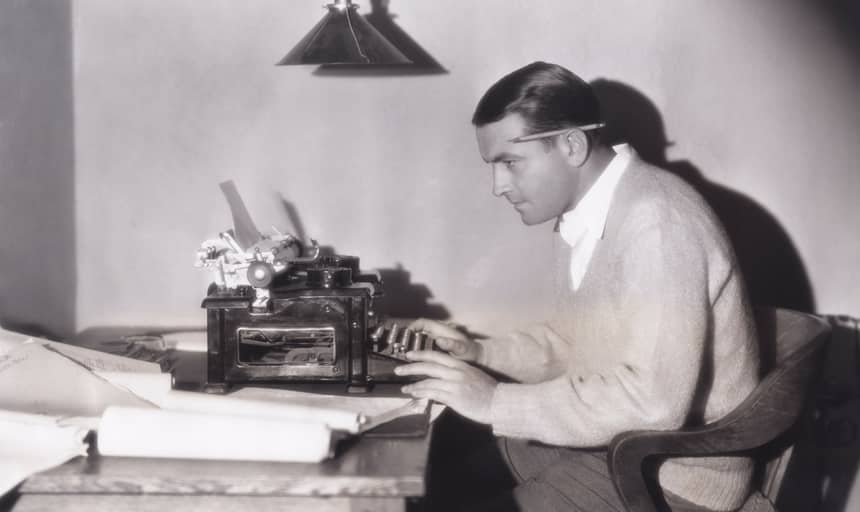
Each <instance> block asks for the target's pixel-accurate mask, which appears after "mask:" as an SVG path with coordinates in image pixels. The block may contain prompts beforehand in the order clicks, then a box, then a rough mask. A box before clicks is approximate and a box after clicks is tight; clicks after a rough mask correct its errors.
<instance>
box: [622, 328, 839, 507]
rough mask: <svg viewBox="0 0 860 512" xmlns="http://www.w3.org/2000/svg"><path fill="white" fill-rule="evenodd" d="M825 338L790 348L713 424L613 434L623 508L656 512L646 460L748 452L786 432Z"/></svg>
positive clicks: (821, 334) (816, 334) (822, 332)
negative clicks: (764, 375)
mask: <svg viewBox="0 0 860 512" xmlns="http://www.w3.org/2000/svg"><path fill="white" fill-rule="evenodd" d="M828 334H829V328H827V327H826V326H822V325H819V329H818V330H817V331H813V332H812V336H811V338H812V339H811V341H809V342H808V343H807V344H805V345H803V346H801V347H800V348H797V349H796V350H794V351H793V352H792V353H791V354H790V355H789V356H788V357H786V358H785V360H784V361H782V362H781V364H780V365H779V366H778V367H777V368H775V369H774V370H773V371H772V372H770V373H769V374H768V375H767V376H766V377H765V379H764V380H763V381H762V382H761V383H760V384H759V385H758V387H756V389H755V390H753V392H752V393H750V395H749V396H748V397H747V398H746V399H745V400H744V401H743V402H741V404H740V405H738V406H737V407H736V408H735V409H734V410H733V411H732V412H730V413H729V414H727V415H726V416H725V417H723V418H722V419H720V420H718V421H715V422H713V423H710V424H707V425H703V426H701V427H692V428H686V429H682V430H676V431H653V430H638V431H630V432H622V433H621V434H618V435H617V436H615V437H614V438H613V439H612V442H610V444H609V453H608V457H607V461H608V464H609V471H610V474H611V475H612V480H613V483H614V485H615V488H616V489H617V490H618V493H619V494H620V495H621V499H622V501H623V502H624V504H625V506H626V507H627V509H628V510H629V511H635V512H653V511H656V508H655V505H654V503H655V499H654V497H655V496H656V494H657V492H658V491H657V487H658V486H657V485H654V484H656V482H651V481H649V480H647V478H656V475H654V474H653V472H651V471H646V470H645V469H646V468H645V467H644V465H645V464H646V463H647V462H648V460H647V459H649V458H652V457H655V456H660V457H671V456H683V457H696V456H716V455H738V454H743V453H748V452H750V451H752V450H754V449H756V448H759V447H761V446H763V445H765V444H767V443H768V442H770V441H771V440H773V439H775V438H776V437H778V436H780V435H781V434H783V433H784V432H785V431H786V430H788V429H789V428H790V427H791V426H792V425H793V424H794V423H795V422H796V421H797V418H798V416H799V415H800V412H801V411H802V410H803V407H804V404H805V397H806V391H807V388H808V386H809V383H810V381H811V380H812V379H813V378H814V377H815V375H816V374H817V369H818V368H817V366H818V365H817V364H816V362H817V359H818V358H819V357H820V355H821V352H822V351H821V348H822V346H823V344H824V341H825V340H826V338H827V335H828ZM652 460H653V459H652ZM648 469H650V468H648ZM656 502H658V503H659V502H660V500H659V499H657V500H656Z"/></svg>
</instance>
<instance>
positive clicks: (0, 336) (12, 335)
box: [0, 327, 32, 355]
mask: <svg viewBox="0 0 860 512" xmlns="http://www.w3.org/2000/svg"><path fill="white" fill-rule="evenodd" d="M31 339H32V338H30V337H29V336H26V335H24V334H20V333H17V332H14V331H7V330H6V329H3V328H2V327H0V355H3V354H5V353H6V352H9V351H10V350H12V349H14V348H16V347H17V346H18V345H20V344H21V343H24V342H25V341H29V340H31Z"/></svg>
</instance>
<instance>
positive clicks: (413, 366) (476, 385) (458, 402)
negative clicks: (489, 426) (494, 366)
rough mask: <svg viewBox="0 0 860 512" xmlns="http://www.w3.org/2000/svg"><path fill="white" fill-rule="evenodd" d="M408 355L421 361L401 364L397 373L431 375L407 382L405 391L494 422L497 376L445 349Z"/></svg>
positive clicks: (465, 414) (462, 412) (417, 351)
mask: <svg viewBox="0 0 860 512" xmlns="http://www.w3.org/2000/svg"><path fill="white" fill-rule="evenodd" d="M472 343H474V342H472ZM406 357H407V358H408V359H410V360H412V361H417V362H415V363H410V364H405V365H403V366H398V367H397V368H395V370H394V373H396V374H397V375H426V376H427V377H428V378H427V379H425V380H422V381H418V382H415V383H412V384H408V385H406V386H403V388H402V390H403V392H404V393H407V394H410V395H412V396H413V397H415V398H429V399H431V400H435V401H437V402H441V403H443V404H445V405H447V406H449V407H451V408H452V409H454V410H455V411H457V412H459V413H460V414H462V415H463V416H465V417H467V418H469V419H472V420H474V421H477V422H478V423H490V404H491V403H492V400H493V392H494V391H495V390H496V385H497V384H498V383H497V382H496V380H495V379H494V378H492V377H490V376H489V375H487V374H486V373H484V372H483V371H481V370H479V369H478V368H475V367H474V366H472V365H470V364H469V363H466V362H464V361H461V360H459V359H456V358H454V357H451V356H450V355H448V354H445V353H442V352H434V351H430V350H416V351H412V352H408V353H407V354H406Z"/></svg>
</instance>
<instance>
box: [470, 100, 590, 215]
mask: <svg viewBox="0 0 860 512" xmlns="http://www.w3.org/2000/svg"><path fill="white" fill-rule="evenodd" d="M475 131H476V135H477V137H478V149H479V150H480V152H481V157H482V158H483V159H484V161H485V162H487V163H489V164H490V165H491V167H492V170H493V194H494V195H496V196H504V197H505V199H507V200H508V201H509V202H510V203H511V204H512V205H514V208H515V209H516V210H517V211H518V212H519V213H520V217H521V218H522V221H523V223H524V224H526V225H533V224H540V223H542V222H546V221H548V220H550V219H554V218H556V217H558V216H559V215H561V214H563V213H564V212H566V211H568V210H569V209H571V208H572V207H573V205H574V198H575V197H577V195H576V194H577V190H578V187H579V181H580V179H579V169H578V168H577V167H575V166H573V165H571V164H570V162H569V160H568V159H567V154H566V148H567V145H566V144H565V143H564V141H563V138H562V140H561V141H558V140H555V141H553V143H552V145H551V146H547V145H546V143H545V142H544V141H541V140H534V141H529V142H518V143H515V142H511V141H510V140H511V139H513V138H514V137H518V136H521V135H525V134H526V124H525V121H524V120H523V118H522V117H521V116H520V115H519V114H510V115H508V116H505V117H504V118H502V119H501V120H499V121H496V122H494V123H490V124H486V125H483V126H478V127H477V128H476V129H475Z"/></svg>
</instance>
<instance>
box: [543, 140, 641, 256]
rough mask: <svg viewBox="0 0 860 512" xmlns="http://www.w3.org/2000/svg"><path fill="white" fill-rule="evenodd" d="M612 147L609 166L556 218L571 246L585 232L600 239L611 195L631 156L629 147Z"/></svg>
mask: <svg viewBox="0 0 860 512" xmlns="http://www.w3.org/2000/svg"><path fill="white" fill-rule="evenodd" d="M612 149H613V150H615V153H616V154H615V156H614V157H613V158H612V161H610V162H609V165H607V166H606V168H605V169H604V170H603V172H602V173H600V176H599V177H598V178H597V180H596V181H595V182H594V184H593V185H592V186H591V188H590V189H588V192H586V193H585V195H584V196H583V197H582V199H581V200H580V201H579V203H577V205H576V206H575V207H574V208H573V210H570V211H568V212H565V213H564V214H562V216H561V217H560V218H559V223H558V231H559V234H561V237H562V238H564V240H565V241H566V242H567V243H568V244H569V245H571V246H573V245H575V244H576V243H577V242H578V241H579V240H580V239H581V238H582V236H583V235H585V234H586V233H589V234H591V236H592V237H594V238H598V239H600V238H603V231H604V228H605V227H606V217H607V216H608V215H609V205H610V204H611V203H612V196H613V194H614V193H615V188H616V187H617V185H618V181H619V180H620V179H621V176H622V175H623V174H624V170H625V169H626V168H627V165H628V164H629V163H630V159H631V157H632V156H633V154H632V150H631V148H630V146H629V145H627V144H618V145H615V146H612Z"/></svg>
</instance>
